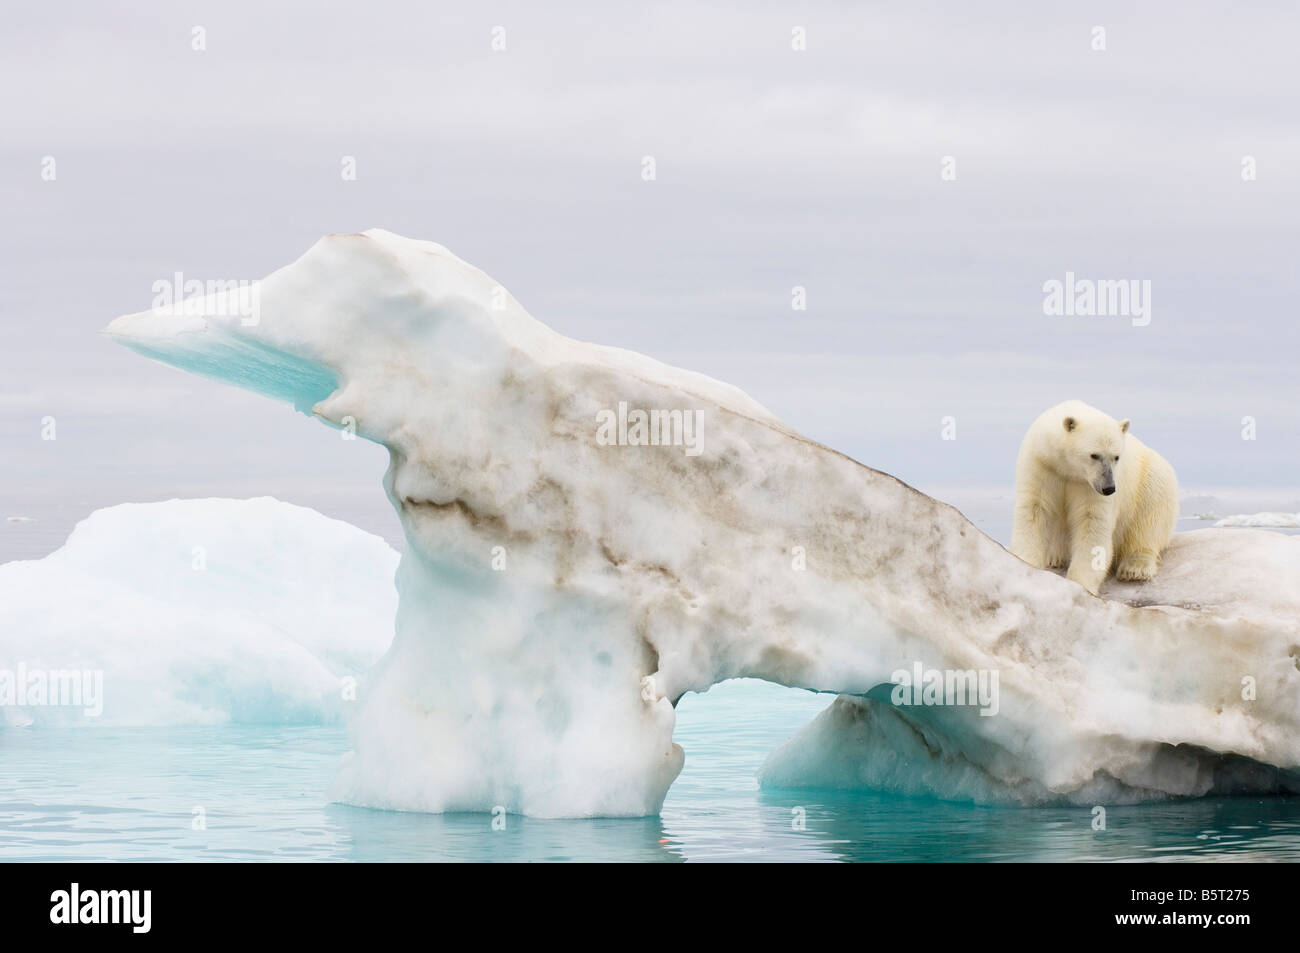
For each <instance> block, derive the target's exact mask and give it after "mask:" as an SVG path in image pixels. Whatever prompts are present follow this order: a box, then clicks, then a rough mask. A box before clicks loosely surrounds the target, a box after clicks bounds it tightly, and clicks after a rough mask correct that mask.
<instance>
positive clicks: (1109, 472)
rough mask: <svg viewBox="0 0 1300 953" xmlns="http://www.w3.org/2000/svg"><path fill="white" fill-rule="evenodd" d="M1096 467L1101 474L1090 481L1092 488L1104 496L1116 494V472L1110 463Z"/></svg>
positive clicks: (1099, 464)
mask: <svg viewBox="0 0 1300 953" xmlns="http://www.w3.org/2000/svg"><path fill="white" fill-rule="evenodd" d="M1095 466H1096V467H1097V469H1098V470H1099V471H1100V472H1099V473H1098V474H1097V476H1096V477H1095V478H1093V479H1092V480H1091V481H1090V482H1091V483H1092V488H1093V489H1094V490H1096V491H1097V492H1098V493H1100V494H1101V495H1102V496H1110V495H1111V494H1112V493H1114V492H1115V471H1114V470H1113V469H1111V466H1110V464H1109V463H1098V464H1095Z"/></svg>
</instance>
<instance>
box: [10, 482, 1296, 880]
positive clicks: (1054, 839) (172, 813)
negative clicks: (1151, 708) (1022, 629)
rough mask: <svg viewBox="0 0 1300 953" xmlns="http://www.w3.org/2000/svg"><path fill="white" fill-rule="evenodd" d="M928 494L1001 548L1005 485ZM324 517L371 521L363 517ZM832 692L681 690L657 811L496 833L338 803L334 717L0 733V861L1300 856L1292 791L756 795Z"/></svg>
mask: <svg viewBox="0 0 1300 953" xmlns="http://www.w3.org/2000/svg"><path fill="white" fill-rule="evenodd" d="M938 495H940V496H941V498H944V499H949V500H953V501H954V502H956V503H957V504H958V505H959V506H960V507H961V508H962V509H963V511H964V512H966V513H967V515H968V516H970V517H971V518H972V520H973V521H974V522H975V523H976V524H977V525H978V526H980V528H981V529H983V530H984V531H985V532H988V533H989V534H990V535H992V536H994V538H997V539H1000V540H1003V541H1005V539H1006V536H1007V535H1008V533H1009V530H1010V519H1009V512H1008V510H1009V505H1010V494H1009V492H1002V491H982V492H980V493H974V492H971V493H968V494H966V496H965V497H964V498H963V497H962V496H961V495H960V494H959V493H958V492H955V491H950V492H948V493H939V494H938ZM1205 500H1208V501H1209V502H1208V503H1207V502H1205ZM1205 500H1201V499H1198V500H1196V501H1195V502H1194V503H1193V505H1194V506H1196V507H1198V511H1203V510H1204V511H1208V510H1210V509H1211V508H1212V507H1215V506H1218V507H1219V510H1218V513H1219V515H1227V514H1228V513H1233V512H1258V511H1262V510H1269V509H1274V510H1284V509H1289V510H1290V511H1291V512H1295V511H1296V510H1297V509H1300V505H1294V506H1290V505H1289V504H1291V503H1294V501H1293V500H1288V499H1276V498H1273V497H1270V498H1268V499H1251V500H1240V501H1237V500H1235V501H1233V502H1232V503H1231V504H1227V505H1225V504H1224V501H1223V499H1222V498H1221V497H1220V498H1215V497H1210V496H1209V495H1207V496H1206V497H1205ZM1187 510H1188V506H1187V504H1186V502H1185V505H1184V512H1185V513H1186V512H1187ZM83 515H85V514H84V513H79V514H78V513H76V512H75V508H71V507H69V508H68V510H67V512H50V511H42V512H41V513H40V514H39V515H38V519H37V521H36V522H34V523H26V522H17V523H8V524H7V525H4V526H3V527H0V528H2V529H3V530H4V531H5V532H4V535H0V558H5V559H9V558H36V557H39V556H42V555H44V554H45V553H48V552H49V551H51V550H52V549H54V548H55V547H57V546H58V545H59V544H60V543H61V542H62V540H63V538H64V537H66V534H67V530H68V529H70V527H71V524H72V523H73V522H75V520H76V519H78V518H80V516H83ZM330 515H337V516H340V517H342V518H350V519H351V520H352V521H353V522H357V523H359V524H361V525H365V516H364V514H360V515H359V514H354V513H331V514H330ZM1204 525H1209V524H1207V523H1203V522H1202V523H1197V522H1188V521H1185V522H1184V523H1183V524H1182V528H1195V527H1197V526H1204ZM367 528H370V527H367ZM385 529H386V530H388V531H387V532H385V533H384V534H385V535H386V536H390V539H391V535H390V533H391V526H384V527H378V526H377V527H375V530H376V531H381V532H383V531H384V530H385ZM831 701H832V696H825V695H821V696H819V695H815V694H812V693H809V692H802V691H797V690H793V689H786V688H782V687H780V686H775V685H769V684H766V683H763V682H755V681H749V680H745V681H733V682H727V683H724V684H721V685H717V686H715V687H714V688H713V689H712V690H711V691H709V692H708V693H705V694H699V695H687V696H685V697H684V698H683V699H682V701H681V703H680V704H679V706H678V709H677V729H676V733H675V736H674V737H675V739H676V740H677V742H678V743H679V744H681V745H682V746H683V748H684V749H685V750H686V766H685V768H684V770H683V772H682V774H681V776H680V777H679V778H678V780H677V782H676V783H675V784H674V785H673V787H672V789H671V790H670V791H669V794H668V798H667V801H666V802H665V804H664V809H663V812H662V814H661V815H660V816H659V817H655V818H643V819H636V820H613V819H593V820H562V821H559V820H538V819H532V818H524V817H517V816H510V817H507V818H506V819H505V829H504V830H496V829H494V828H493V825H492V818H491V817H490V816H488V815H483V814H454V815H424V814H405V813H396V812H387V811H375V810H368V809H362V808H354V807H347V806H344V805H339V804H333V803H330V801H329V797H328V793H327V791H328V787H329V783H330V780H331V778H332V777H333V774H334V771H335V769H336V766H337V764H338V761H339V758H340V757H341V756H342V755H343V753H344V752H345V751H346V749H347V737H346V734H345V731H344V730H343V729H342V728H338V727H268V726H256V725H227V726H215V727H202V728H198V727H184V728H136V729H123V728H98V727H60V728H54V727H49V728H45V727H40V728H27V729H0V860H3V861H36V860H40V861H51V860H79V861H101V860H159V861H167V860H205V861H238V860H279V861H298V860H327V861H400V860H411V861H421V860H436V861H486V860H508V861H683V860H691V861H846V860H854V861H857V860H867V861H977V860H978V861H1011V860H1029V861H1081V860H1099V861H1172V860H1235V861H1242V860H1262V861H1297V860H1300V798H1294V797H1279V798H1255V797H1251V798H1214V799H1188V800H1177V801H1173V800H1171V801H1164V802H1159V803H1153V804H1145V805H1137V806H1131V807H1123V806H1112V807H1109V808H1108V809H1107V810H1108V813H1107V818H1106V820H1107V824H1106V829H1105V830H1103V831H1096V830H1093V827H1092V823H1093V817H1092V813H1091V810H1090V809H1089V808H1087V807H1078V808H1074V807H1071V808H1005V807H983V806H977V805H972V804H966V803H948V802H941V801H937V800H932V799H919V798H900V797H895V796H891V795H882V794H877V793H872V792H833V791H823V790H780V791H776V790H760V789H759V787H758V783H757V781H756V777H755V776H756V773H757V771H758V768H759V767H760V765H761V764H762V763H763V760H764V758H766V756H767V755H768V753H770V752H771V751H772V750H774V749H775V748H776V747H777V746H779V745H780V744H781V742H783V741H785V740H786V739H787V738H789V737H790V736H791V735H792V734H794V733H795V732H796V731H797V730H798V729H799V728H801V727H802V726H804V725H806V724H807V723H808V722H809V721H811V720H812V719H813V718H814V717H815V716H816V715H817V713H818V712H820V711H821V710H822V709H823V708H825V707H826V706H827V705H829V704H830V703H831Z"/></svg>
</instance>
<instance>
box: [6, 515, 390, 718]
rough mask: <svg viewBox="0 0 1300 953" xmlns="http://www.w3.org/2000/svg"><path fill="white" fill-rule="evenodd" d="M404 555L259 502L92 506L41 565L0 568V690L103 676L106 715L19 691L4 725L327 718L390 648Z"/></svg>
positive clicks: (354, 532)
mask: <svg viewBox="0 0 1300 953" xmlns="http://www.w3.org/2000/svg"><path fill="white" fill-rule="evenodd" d="M397 558H398V557H397V553H396V552H395V551H394V550H393V549H392V547H390V546H389V545H388V544H387V543H385V542H384V541H383V540H381V539H380V538H378V537H377V536H372V535H371V534H369V533H366V532H363V531H362V530H359V529H357V528H356V527H354V526H351V525H349V524H347V523H343V522H340V521H339V520H333V519H328V518H327V517H325V516H322V515H321V514H320V513H317V512H316V511H315V510H310V509H307V508H305V507H301V506H293V505H290V504H288V503H282V502H280V501H279V500H274V499H270V498H265V497H264V498H260V499H254V500H222V499H209V500H171V501H168V502H162V503H126V504H122V505H120V506H113V507H109V508H107V509H102V510H97V511H96V512H95V513H93V514H91V516H89V517H88V518H87V519H85V520H83V521H82V522H81V523H79V524H78V525H77V527H76V528H75V529H74V530H73V532H72V534H71V535H70V536H69V537H68V541H67V543H65V544H64V545H63V547H62V548H60V549H59V550H57V551H56V552H54V553H51V554H50V555H49V556H47V557H45V558H44V559H38V560H30V561H20V562H9V563H4V564H3V565H0V682H2V681H3V680H4V678H5V677H6V675H7V676H8V678H9V679H10V681H11V682H12V681H14V680H16V678H17V675H18V673H19V672H22V673H23V674H24V675H25V676H27V678H33V677H35V678H37V679H38V680H39V679H42V678H48V673H54V672H62V673H73V672H75V673H86V672H90V673H100V676H99V678H100V681H101V683H102V699H101V700H102V712H99V713H97V714H93V715H90V716H88V715H87V712H86V710H85V709H86V707H87V706H84V705H68V704H49V703H48V701H47V702H46V703H38V704H27V705H22V704H17V703H16V702H17V701H18V700H19V699H18V698H17V696H15V697H14V698H13V699H10V700H9V704H5V705H4V707H3V716H4V720H5V721H6V722H8V723H9V724H31V723H33V722H34V723H36V724H38V725H39V724H42V723H52V722H53V723H58V722H62V723H69V722H76V723H82V722H87V723H91V724H111V725H180V724H209V723H214V722H225V721H235V722H256V723H279V724H320V723H325V722H330V721H336V720H338V719H339V718H340V716H341V713H342V712H343V710H344V707H345V689H346V688H347V687H348V684H347V683H345V682H344V680H345V679H349V678H351V679H355V680H357V681H358V682H359V681H360V680H361V679H362V677H363V676H364V674H365V672H366V671H367V669H368V668H369V667H370V666H371V665H373V664H374V662H375V661H376V660H377V659H378V658H379V657H380V656H381V655H382V654H383V653H384V651H385V650H386V649H387V648H388V646H389V644H390V643H391V641H392V635H393V618H394V615H395V612H396V609H397V591H396V589H395V588H394V586H393V575H394V572H395V571H396V568H397ZM2 688H3V686H0V689H2ZM349 694H350V693H349ZM65 700H66V699H65Z"/></svg>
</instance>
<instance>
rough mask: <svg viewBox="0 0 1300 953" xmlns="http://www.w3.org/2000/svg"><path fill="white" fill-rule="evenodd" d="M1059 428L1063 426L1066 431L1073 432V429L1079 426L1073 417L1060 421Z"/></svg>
mask: <svg viewBox="0 0 1300 953" xmlns="http://www.w3.org/2000/svg"><path fill="white" fill-rule="evenodd" d="M1061 426H1063V427H1064V428H1065V429H1066V430H1073V429H1074V428H1075V427H1077V426H1079V422H1078V421H1077V420H1075V419H1074V418H1073V417H1066V418H1065V419H1064V420H1062V421H1061Z"/></svg>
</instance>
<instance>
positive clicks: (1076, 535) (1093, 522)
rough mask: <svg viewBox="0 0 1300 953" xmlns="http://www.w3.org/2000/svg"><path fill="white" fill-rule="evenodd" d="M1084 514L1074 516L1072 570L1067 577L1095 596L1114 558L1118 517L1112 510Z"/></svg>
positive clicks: (1072, 522)
mask: <svg viewBox="0 0 1300 953" xmlns="http://www.w3.org/2000/svg"><path fill="white" fill-rule="evenodd" d="M1083 510H1084V511H1083V512H1078V513H1072V514H1071V516H1070V534H1071V535H1070V570H1069V572H1067V573H1066V577H1067V578H1069V579H1071V580H1073V581H1074V582H1077V583H1078V584H1079V585H1081V586H1083V588H1085V589H1087V590H1088V591H1089V592H1091V593H1092V594H1093V595H1094V596H1095V595H1096V594H1097V591H1098V590H1099V589H1101V584H1102V582H1103V581H1104V580H1105V578H1106V573H1107V572H1109V571H1110V563H1111V559H1112V558H1113V557H1114V553H1113V552H1112V550H1111V546H1112V545H1113V542H1112V539H1111V537H1112V534H1113V533H1114V529H1115V514H1114V511H1113V509H1112V508H1110V507H1106V508H1105V509H1104V510H1103V511H1101V512H1098V511H1097V510H1096V508H1090V507H1084V508H1083Z"/></svg>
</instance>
